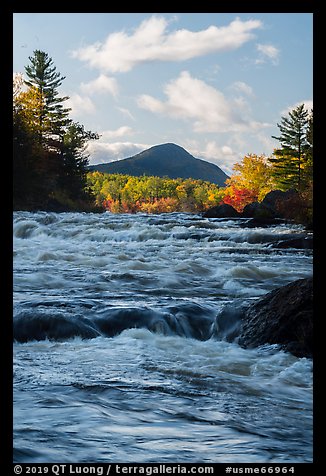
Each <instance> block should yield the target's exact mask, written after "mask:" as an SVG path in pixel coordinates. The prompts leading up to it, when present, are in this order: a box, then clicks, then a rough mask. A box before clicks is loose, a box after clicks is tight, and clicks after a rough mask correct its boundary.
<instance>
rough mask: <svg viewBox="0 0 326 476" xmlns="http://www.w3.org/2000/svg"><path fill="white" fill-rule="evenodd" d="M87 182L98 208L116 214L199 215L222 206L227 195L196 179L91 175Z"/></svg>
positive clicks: (212, 185) (93, 173)
mask: <svg viewBox="0 0 326 476" xmlns="http://www.w3.org/2000/svg"><path fill="white" fill-rule="evenodd" d="M87 182H88V186H89V187H90V188H91V190H92V191H93V194H94V195H95V198H96V204H97V205H98V206H101V205H102V206H104V207H105V209H106V210H109V211H110V212H113V213H136V212H144V213H167V212H175V211H182V212H193V213H196V212H201V211H203V210H206V209H207V208H209V207H211V206H214V205H217V204H219V203H220V202H221V200H222V194H223V189H222V188H219V187H218V186H217V185H215V184H213V183H211V182H206V181H203V180H194V179H170V178H168V177H163V178H162V177H148V176H141V177H134V176H130V175H123V174H104V173H101V172H90V173H88V175H87Z"/></svg>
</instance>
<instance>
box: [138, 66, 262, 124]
mask: <svg viewBox="0 0 326 476" xmlns="http://www.w3.org/2000/svg"><path fill="white" fill-rule="evenodd" d="M164 93H165V95H166V96H167V99H166V101H165V102H164V101H160V100H158V99H156V98H153V97H152V96H149V95H146V94H144V95H141V96H139V97H138V99H137V103H138V106H139V107H141V108H143V109H146V110H148V111H150V112H153V113H157V114H164V115H167V116H170V117H173V118H176V119H183V120H190V121H192V122H193V129H194V131H195V132H230V131H233V132H235V131H241V130H242V131H245V130H250V129H259V128H260V127H265V126H266V124H264V123H259V122H257V121H253V120H251V119H250V118H248V110H247V109H248V108H246V111H245V113H246V115H247V116H246V117H245V116H244V111H243V110H244V109H245V108H244V104H243V100H242V101H240V102H239V100H233V101H228V100H227V99H226V98H225V96H224V94H223V93H222V92H221V91H219V90H217V89H215V88H214V87H212V86H210V85H208V84H206V83H205V82H204V81H202V80H199V79H196V78H193V77H192V76H191V75H190V74H189V73H188V72H187V71H183V72H182V73H181V74H180V76H179V77H178V78H177V79H175V80H172V81H170V82H169V83H168V84H167V85H166V86H165V88H164Z"/></svg>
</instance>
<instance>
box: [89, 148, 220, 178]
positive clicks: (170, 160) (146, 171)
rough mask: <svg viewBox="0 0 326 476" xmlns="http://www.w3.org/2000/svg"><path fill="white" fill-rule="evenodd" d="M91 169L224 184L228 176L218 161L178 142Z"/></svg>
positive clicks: (110, 172) (91, 167) (91, 166)
mask: <svg viewBox="0 0 326 476" xmlns="http://www.w3.org/2000/svg"><path fill="white" fill-rule="evenodd" d="M88 169H89V170H90V171H98V172H103V173H108V174H115V173H120V174H126V175H133V176H141V175H155V176H158V177H165V176H166V177H169V178H193V179H201V180H208V181H209V182H213V183H216V184H217V185H219V186H221V187H222V186H224V184H225V180H226V179H227V178H228V176H227V175H226V174H225V173H224V172H223V170H221V169H220V168H219V167H218V166H217V165H215V164H212V163H210V162H206V161H205V160H201V159H196V158H195V157H193V156H192V155H191V154H189V152H187V151H186V150H185V149H183V148H182V147H180V146H179V145H176V144H161V145H154V146H153V147H150V148H149V149H147V150H144V151H143V152H140V153H139V154H136V155H134V156H133V157H129V158H127V159H123V160H117V161H115V162H108V163H105V164H97V165H90V166H89V167H88Z"/></svg>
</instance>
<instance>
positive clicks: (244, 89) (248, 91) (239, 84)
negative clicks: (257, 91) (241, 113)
mask: <svg viewBox="0 0 326 476" xmlns="http://www.w3.org/2000/svg"><path fill="white" fill-rule="evenodd" d="M231 89H233V90H234V91H236V92H238V93H243V94H245V95H246V96H249V97H250V96H254V92H253V90H252V87H251V86H249V85H248V84H246V83H244V82H243V81H235V82H234V83H232V84H231Z"/></svg>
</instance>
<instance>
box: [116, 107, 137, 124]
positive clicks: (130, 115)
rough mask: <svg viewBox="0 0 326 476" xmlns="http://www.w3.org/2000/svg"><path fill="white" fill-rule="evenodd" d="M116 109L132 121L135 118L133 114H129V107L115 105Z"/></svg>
mask: <svg viewBox="0 0 326 476" xmlns="http://www.w3.org/2000/svg"><path fill="white" fill-rule="evenodd" d="M116 109H117V110H118V111H120V112H121V114H123V115H124V116H125V117H128V119H131V120H132V121H135V120H136V119H135V118H134V116H133V115H132V114H131V112H130V111H129V109H127V108H125V107H116Z"/></svg>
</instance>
